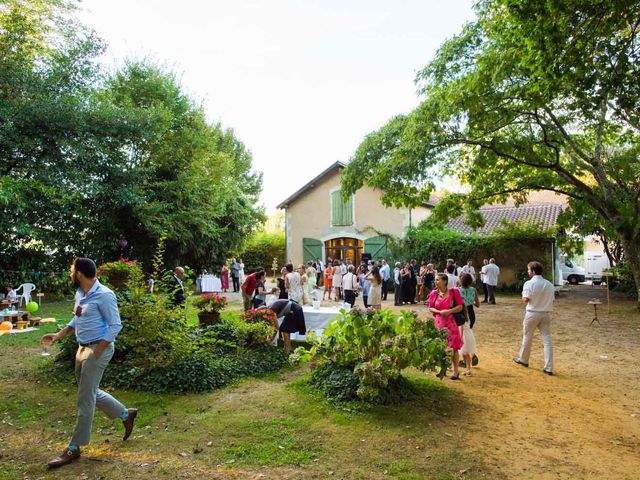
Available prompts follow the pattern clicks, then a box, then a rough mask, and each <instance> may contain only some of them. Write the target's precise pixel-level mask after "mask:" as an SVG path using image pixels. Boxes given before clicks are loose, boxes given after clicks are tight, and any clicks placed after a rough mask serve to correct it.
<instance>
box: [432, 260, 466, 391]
mask: <svg viewBox="0 0 640 480" xmlns="http://www.w3.org/2000/svg"><path fill="white" fill-rule="evenodd" d="M448 280H449V279H448V278H447V275H446V274H444V273H439V274H438V275H436V288H435V289H434V290H432V291H431V294H430V295H429V311H430V312H431V313H433V316H434V319H435V324H436V327H437V328H439V329H441V330H447V331H448V334H449V335H448V339H447V344H448V346H449V348H451V349H452V351H453V354H452V356H451V360H452V365H451V366H452V367H453V375H451V377H450V378H451V380H458V379H459V378H460V371H459V370H458V360H459V354H458V351H459V350H460V349H461V348H462V345H463V344H462V338H461V337H460V330H459V329H458V325H456V321H455V319H454V318H453V314H454V313H457V312H461V311H462V309H463V308H464V307H463V300H462V296H461V295H460V292H459V291H458V290H457V289H455V288H449V287H448V286H447V284H448Z"/></svg>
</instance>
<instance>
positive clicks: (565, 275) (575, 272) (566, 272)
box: [560, 258, 586, 285]
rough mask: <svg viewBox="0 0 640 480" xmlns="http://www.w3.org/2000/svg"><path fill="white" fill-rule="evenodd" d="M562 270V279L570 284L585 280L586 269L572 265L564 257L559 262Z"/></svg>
mask: <svg viewBox="0 0 640 480" xmlns="http://www.w3.org/2000/svg"><path fill="white" fill-rule="evenodd" d="M560 269H561V270H562V279H563V280H566V281H567V282H569V283H570V284H571V285H577V284H578V283H581V282H584V281H585V280H586V271H585V269H584V268H582V267H579V266H577V265H574V264H573V262H572V261H571V260H569V259H568V258H565V259H564V262H562V263H561V264H560Z"/></svg>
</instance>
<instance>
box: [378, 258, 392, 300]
mask: <svg viewBox="0 0 640 480" xmlns="http://www.w3.org/2000/svg"><path fill="white" fill-rule="evenodd" d="M380 276H381V277H382V300H384V301H386V300H387V293H388V290H389V278H391V268H390V267H389V265H388V264H387V261H386V260H385V259H384V258H383V259H382V266H381V267H380Z"/></svg>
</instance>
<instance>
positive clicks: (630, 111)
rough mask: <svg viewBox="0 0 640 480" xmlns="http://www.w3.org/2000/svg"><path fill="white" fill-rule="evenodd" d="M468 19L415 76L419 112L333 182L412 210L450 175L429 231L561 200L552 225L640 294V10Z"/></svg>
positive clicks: (517, 8)
mask: <svg viewBox="0 0 640 480" xmlns="http://www.w3.org/2000/svg"><path fill="white" fill-rule="evenodd" d="M475 8H476V12H477V19H476V21H474V22H471V23H469V24H467V25H465V26H464V27H463V29H462V31H461V32H460V33H459V34H458V35H456V36H454V37H453V38H451V39H449V40H448V41H446V42H445V43H444V44H443V45H441V47H440V49H439V50H438V52H437V54H436V56H435V58H434V59H433V60H432V61H431V62H430V63H429V64H428V65H427V66H426V67H425V68H424V69H423V70H422V71H421V72H420V73H419V74H418V76H417V83H418V88H419V91H420V94H421V96H422V101H421V103H420V105H419V106H418V107H417V108H416V109H415V110H414V111H412V112H410V113H409V114H407V115H399V116H397V117H395V118H393V119H392V120H391V121H389V122H388V123H387V124H386V125H384V126H383V127H381V128H380V129H379V130H378V131H376V132H373V133H371V134H370V135H368V136H367V137H366V138H365V139H364V140H363V142H362V143H361V145H360V146H359V148H358V149H357V151H356V153H355V155H354V157H353V158H352V160H351V161H350V162H349V164H348V166H347V168H346V169H345V170H344V171H343V174H342V182H343V183H342V185H343V194H344V195H349V194H351V193H353V192H354V191H356V190H357V189H359V188H360V187H361V186H362V185H364V184H367V185H369V186H370V187H373V188H378V189H380V190H382V191H383V192H384V193H383V196H382V198H383V201H384V202H385V203H387V204H395V205H405V206H416V205H419V204H421V203H422V202H423V201H425V200H426V199H428V197H429V194H430V193H431V192H432V191H433V189H434V185H435V181H436V180H437V179H438V177H440V176H443V175H455V176H457V177H458V178H459V179H460V181H461V182H462V183H464V184H466V185H467V186H468V189H467V193H457V194H452V195H449V196H448V197H447V198H445V199H444V200H443V201H442V202H440V203H439V204H438V205H437V206H436V208H435V210H434V212H433V216H434V218H439V219H441V220H444V219H445V218H447V217H450V216H456V215H459V214H464V215H465V218H466V221H467V223H469V224H470V225H472V226H479V225H481V224H482V223H483V220H482V218H481V217H480V216H479V215H478V207H480V206H481V205H483V204H485V203H500V202H504V201H506V199H507V198H508V197H512V198H514V199H515V200H516V202H518V203H522V202H525V201H526V198H527V192H529V191H532V190H549V191H553V192H556V193H560V194H563V195H566V196H567V198H568V209H567V210H566V212H565V213H564V214H563V216H562V217H561V220H562V222H563V224H564V226H565V227H566V228H567V229H569V228H571V227H573V226H576V225H577V226H578V228H579V231H578V233H585V232H593V231H598V230H600V231H602V232H604V233H605V236H606V237H607V238H608V239H609V240H615V239H616V238H618V239H619V240H620V242H621V245H622V247H623V248H624V256H625V257H626V258H627V260H628V262H629V265H630V269H631V271H632V272H633V275H634V279H635V283H636V289H640V247H638V245H640V228H639V226H640V209H639V208H638V195H640V160H639V159H640V156H639V155H638V154H639V153H640V113H639V112H640V88H638V82H637V79H638V75H639V74H640V61H639V60H640V42H638V29H639V28H640V23H639V22H638V18H640V2H637V1H614V2H609V1H604V0H598V1H594V2H584V1H581V0H569V1H564V2H539V1H536V0H522V1H518V2H514V1H512V0H481V1H479V2H477V3H476V7H475Z"/></svg>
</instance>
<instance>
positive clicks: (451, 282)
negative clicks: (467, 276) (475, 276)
mask: <svg viewBox="0 0 640 480" xmlns="http://www.w3.org/2000/svg"><path fill="white" fill-rule="evenodd" d="M447 278H448V280H447V288H455V286H456V282H457V281H458V277H457V276H456V275H454V274H453V273H447Z"/></svg>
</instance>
